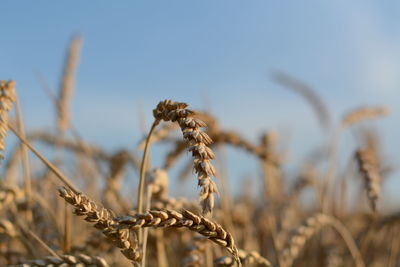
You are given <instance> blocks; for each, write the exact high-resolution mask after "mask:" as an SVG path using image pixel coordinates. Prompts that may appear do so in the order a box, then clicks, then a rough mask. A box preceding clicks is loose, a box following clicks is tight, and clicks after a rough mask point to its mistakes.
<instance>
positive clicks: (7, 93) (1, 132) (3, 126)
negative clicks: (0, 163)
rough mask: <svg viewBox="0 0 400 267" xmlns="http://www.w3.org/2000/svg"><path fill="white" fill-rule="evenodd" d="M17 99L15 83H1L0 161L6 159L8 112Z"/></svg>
mask: <svg viewBox="0 0 400 267" xmlns="http://www.w3.org/2000/svg"><path fill="white" fill-rule="evenodd" d="M16 99H17V97H16V94H15V81H0V159H3V158H4V156H3V154H2V152H3V151H4V149H5V138H6V136H7V132H8V112H9V111H10V110H11V108H12V107H13V104H14V102H15V101H16Z"/></svg>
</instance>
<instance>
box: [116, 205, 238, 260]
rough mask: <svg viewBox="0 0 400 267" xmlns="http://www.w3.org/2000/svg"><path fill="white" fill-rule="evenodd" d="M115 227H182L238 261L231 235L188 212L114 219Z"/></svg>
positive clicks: (215, 224) (148, 214)
mask: <svg viewBox="0 0 400 267" xmlns="http://www.w3.org/2000/svg"><path fill="white" fill-rule="evenodd" d="M115 221H116V222H117V225H116V227H118V228H119V229H130V230H133V229H140V228H143V227H178V228H179V227H184V228H187V229H189V230H191V231H194V232H197V233H199V234H201V235H203V236H204V237H206V238H208V239H210V240H211V241H213V242H215V243H217V244H219V245H220V246H222V247H225V249H226V250H228V252H229V253H231V254H232V256H233V257H234V258H235V259H236V261H239V258H238V250H237V248H236V246H235V241H234V240H233V237H232V235H231V234H230V233H229V232H227V231H225V230H224V229H223V228H222V226H221V225H219V224H217V223H215V222H213V221H211V220H209V219H207V218H205V217H203V216H200V215H196V214H194V213H192V212H190V211H188V210H183V211H182V212H177V211H175V210H150V211H148V212H146V213H143V214H136V215H134V216H122V217H116V218H115Z"/></svg>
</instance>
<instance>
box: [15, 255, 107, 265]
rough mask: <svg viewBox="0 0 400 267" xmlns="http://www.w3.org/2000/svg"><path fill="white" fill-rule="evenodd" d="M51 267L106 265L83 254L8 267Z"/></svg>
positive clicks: (51, 257)
mask: <svg viewBox="0 0 400 267" xmlns="http://www.w3.org/2000/svg"><path fill="white" fill-rule="evenodd" d="M45 266H46V267H53V266H60V267H61V266H63V267H64V266H81V267H108V266H109V265H108V264H107V262H106V260H105V259H103V258H100V257H92V256H88V255H85V254H79V255H77V256H73V255H62V256H60V257H59V258H57V257H53V256H48V257H45V258H44V259H39V260H30V261H27V262H26V263H23V264H20V265H9V266H8V267H45Z"/></svg>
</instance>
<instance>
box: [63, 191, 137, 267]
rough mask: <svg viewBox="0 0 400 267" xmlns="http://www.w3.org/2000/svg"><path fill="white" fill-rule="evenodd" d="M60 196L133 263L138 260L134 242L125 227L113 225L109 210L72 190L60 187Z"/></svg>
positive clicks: (76, 213)
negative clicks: (99, 206)
mask: <svg viewBox="0 0 400 267" xmlns="http://www.w3.org/2000/svg"><path fill="white" fill-rule="evenodd" d="M58 191H59V194H60V196H61V197H62V198H63V199H64V200H65V201H66V202H68V203H69V204H71V205H72V206H73V207H74V213H75V215H77V216H85V218H84V220H85V221H87V222H90V223H93V224H94V225H93V226H94V227H95V228H97V229H99V230H100V231H102V232H103V234H104V235H105V236H106V237H107V238H108V240H110V241H111V243H112V244H113V245H115V246H116V247H118V248H120V250H121V252H122V254H123V255H124V256H125V257H126V258H127V259H129V260H131V261H132V262H133V263H134V264H137V263H138V262H140V259H141V255H140V253H139V251H138V250H137V247H136V246H137V244H136V242H134V241H132V239H131V238H130V233H129V231H128V230H126V229H117V228H115V227H114V225H115V223H116V222H115V220H114V219H113V215H112V214H111V212H110V211H108V210H106V209H104V208H98V207H97V205H96V203H94V202H93V201H91V200H90V199H89V198H88V197H86V196H85V195H83V194H80V193H78V194H76V193H74V192H73V191H72V190H70V189H68V188H65V187H61V188H59V189H58Z"/></svg>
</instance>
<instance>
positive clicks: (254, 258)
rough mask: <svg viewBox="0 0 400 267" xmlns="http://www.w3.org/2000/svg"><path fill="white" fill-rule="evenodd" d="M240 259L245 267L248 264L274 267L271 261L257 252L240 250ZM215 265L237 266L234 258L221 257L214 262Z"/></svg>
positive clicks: (220, 266) (219, 266)
mask: <svg viewBox="0 0 400 267" xmlns="http://www.w3.org/2000/svg"><path fill="white" fill-rule="evenodd" d="M239 259H240V262H241V263H243V264H245V266H247V265H248V264H257V266H263V267H272V264H271V263H270V262H269V260H267V259H266V258H264V257H263V256H261V255H260V254H259V253H258V252H256V251H249V252H248V251H245V250H242V249H239ZM214 264H215V265H216V266H218V267H228V266H233V265H234V264H235V260H234V259H233V258H232V257H219V258H217V259H215V260H214Z"/></svg>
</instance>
